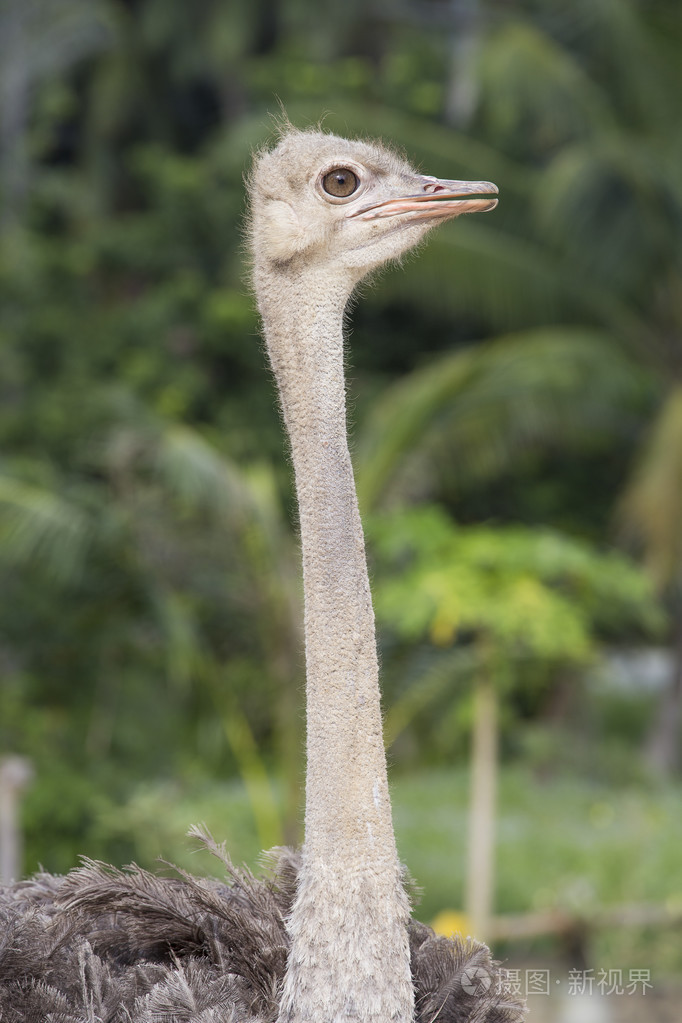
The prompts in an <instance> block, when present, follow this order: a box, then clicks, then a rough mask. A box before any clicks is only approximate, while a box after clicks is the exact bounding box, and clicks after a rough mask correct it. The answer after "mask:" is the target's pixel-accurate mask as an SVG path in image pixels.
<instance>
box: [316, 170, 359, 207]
mask: <svg viewBox="0 0 682 1023" xmlns="http://www.w3.org/2000/svg"><path fill="white" fill-rule="evenodd" d="M359 184H360V182H359V181H358V179H357V177H356V175H355V174H354V173H353V171H352V170H349V169H348V167H335V168H334V170H331V171H329V173H328V174H325V176H324V177H323V178H322V187H323V188H324V190H325V192H327V194H328V195H333V196H335V197H336V198H337V199H345V198H346V196H348V195H352V194H353V192H354V191H355V190H356V188H357V187H358V185H359Z"/></svg>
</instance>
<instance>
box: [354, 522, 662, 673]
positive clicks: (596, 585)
mask: <svg viewBox="0 0 682 1023" xmlns="http://www.w3.org/2000/svg"><path fill="white" fill-rule="evenodd" d="M370 534H371V536H372V538H373V540H374V550H375V551H376V554H377V558H378V565H379V567H387V574H386V576H385V577H383V576H380V577H379V579H378V581H377V585H376V587H375V602H376V609H377V616H378V618H379V620H380V621H383V622H385V623H386V624H387V625H389V626H390V627H392V628H393V629H395V630H396V631H397V632H398V633H399V634H400V635H401V636H403V637H404V638H406V639H408V640H411V641H415V640H419V639H421V638H423V637H426V636H428V637H429V638H430V640H431V641H432V642H433V643H435V644H437V645H439V646H449V645H451V644H452V643H454V642H455V641H456V640H457V639H464V640H471V639H473V640H475V641H476V642H479V643H480V644H481V646H482V647H483V648H486V647H492V648H493V649H494V650H495V651H499V652H500V653H501V654H502V656H503V657H505V658H513V657H527V658H540V659H547V660H555V661H568V662H576V663H579V662H582V661H584V660H585V659H587V658H588V657H589V656H590V654H591V653H593V651H594V640H595V638H596V634H597V632H598V631H599V630H601V631H602V633H605V632H606V633H609V632H610V633H611V635H612V636H615V635H617V634H618V632H619V631H620V632H622V630H623V629H625V628H627V627H632V626H633V625H639V626H640V627H642V628H644V629H647V628H648V629H652V628H655V627H656V626H657V625H658V626H660V624H661V618H660V612H659V610H658V607H657V605H656V602H655V600H654V597H653V594H652V592H651V588H650V586H649V584H648V582H647V580H646V578H645V577H644V576H643V575H642V573H641V572H640V571H638V570H637V569H636V568H635V566H634V565H633V564H631V563H630V562H629V561H628V560H627V559H626V558H625V557H624V556H623V555H621V554H617V553H615V552H610V553H603V554H600V553H598V552H596V551H594V550H592V549H591V548H590V547H589V546H588V545H587V544H586V543H584V542H580V541H577V540H574V539H571V538H568V537H565V536H562V535H561V534H559V533H556V532H553V531H549V530H537V529H535V530H528V529H523V528H521V527H512V526H509V527H505V528H498V529H494V528H491V527H489V526H475V527H457V526H455V524H454V523H453V522H452V521H451V520H450V519H448V517H447V516H446V515H445V514H444V513H443V512H442V511H441V510H440V509H438V508H436V507H433V506H427V505H425V506H422V507H420V508H415V509H412V510H407V511H398V512H395V513H393V514H391V515H388V516H386V517H385V518H380V519H376V520H374V522H373V523H372V526H371V531H370ZM388 573H390V574H388Z"/></svg>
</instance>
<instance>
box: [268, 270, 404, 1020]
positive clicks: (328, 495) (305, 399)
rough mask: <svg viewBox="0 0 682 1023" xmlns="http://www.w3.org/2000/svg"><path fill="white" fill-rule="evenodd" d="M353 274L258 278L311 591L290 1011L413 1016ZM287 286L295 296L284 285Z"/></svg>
mask: <svg viewBox="0 0 682 1023" xmlns="http://www.w3.org/2000/svg"><path fill="white" fill-rule="evenodd" d="M350 290H351V285H350V283H349V284H347V286H342V284H341V283H337V284H336V287H335V286H334V285H330V280H329V276H328V275H324V276H323V275H322V274H320V275H319V277H316V276H315V275H314V274H311V275H307V274H306V275H305V276H304V277H298V278H296V277H294V276H293V275H292V276H291V277H287V276H286V275H284V274H282V275H278V276H276V277H274V276H273V277H272V278H267V277H265V278H262V279H261V280H260V281H259V282H258V298H259V304H260V308H261V312H262V314H263V320H264V326H265V335H266V339H267V344H268V350H269V353H270V359H271V362H272V365H273V369H274V372H275V376H276V378H277V383H278V386H279V391H280V395H281V402H282V409H283V413H284V419H285V423H286V427H287V431H288V433H289V438H290V442H291V451H292V456H293V462H294V470H295V475H296V490H297V496H298V505H299V518H300V530H301V543H302V552H303V584H304V595H305V641H306V676H307V679H306V683H307V684H306V692H307V775H306V812H305V844H304V858H303V867H302V871H301V876H300V881H299V891H298V896H297V899H296V902H295V904H294V908H293V911H292V916H291V919H290V921H289V930H290V936H291V942H292V945H291V952H290V956H289V966H288V972H287V978H286V982H285V988H284V995H283V999H282V1007H281V1010H280V1021H284V1020H286V1021H288V1023H289V1021H303V1020H313V1019H315V1020H316V1023H332V1021H334V1023H335V1021H337V1020H338V1021H341V1020H344V1021H350V1020H363V1021H369V1020H372V1021H374V1020H376V1021H377V1023H379V1021H381V1023H388V1021H389V1020H391V1021H395V1023H398V1021H400V1023H407V1021H408V1020H410V1019H411V1018H412V986H411V982H410V974H409V953H408V948H407V931H406V924H407V918H408V906H407V899H406V896H405V894H404V891H403V887H402V884H401V878H400V866H399V863H398V858H397V853H396V848H395V840H394V836H393V826H392V819H391V806H390V799H389V794H388V785H387V779H386V758H385V754H384V747H383V737H382V723H381V709H380V702H379V681H378V664H377V652H376V641H375V634H374V614H373V610H372V602H371V596H370V589H369V580H368V575H367V564H366V558H365V546H364V538H363V533H362V525H361V522H360V515H359V512H358V505H357V498H356V493H355V483H354V479H353V470H352V466H351V461H350V455H349V451H348V441H347V434H346V402H345V383H344V372H343V357H344V352H343V333H342V326H343V313H344V307H345V305H346V301H347V299H348V295H349V293H350ZM283 296H284V297H283Z"/></svg>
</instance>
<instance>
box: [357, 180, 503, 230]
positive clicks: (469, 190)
mask: <svg viewBox="0 0 682 1023" xmlns="http://www.w3.org/2000/svg"><path fill="white" fill-rule="evenodd" d="M416 184H417V186H418V189H417V190H415V192H414V193H410V195H405V196H397V197H396V198H394V199H382V200H381V202H376V203H372V204H371V205H369V206H362V207H361V208H360V209H358V210H354V211H353V212H352V213H349V214H348V216H349V217H359V218H360V220H374V219H375V218H377V217H393V216H396V215H398V214H405V213H408V214H410V220H447V219H449V218H450V217H458V216H459V215H460V214H461V213H486V212H487V211H488V210H494V209H495V207H496V206H497V199H495V198H493V196H495V195H497V194H498V192H499V189H498V187H497V185H494V184H493V183H492V181H448V180H446V179H444V178H432V177H429V176H427V175H425V174H420V175H419V176H418V177H417V178H416Z"/></svg>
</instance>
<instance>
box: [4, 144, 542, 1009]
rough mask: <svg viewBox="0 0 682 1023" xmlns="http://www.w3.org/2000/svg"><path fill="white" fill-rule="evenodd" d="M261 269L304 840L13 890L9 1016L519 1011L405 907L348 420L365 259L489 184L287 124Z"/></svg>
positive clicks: (257, 202)
mask: <svg viewBox="0 0 682 1023" xmlns="http://www.w3.org/2000/svg"><path fill="white" fill-rule="evenodd" d="M249 191H250V216H249V238H250V246H251V255H252V273H253V282H254V288H255V293H256V297H257V302H258V307H259V310H260V313H261V316H262V322H263V332H264V336H265V340H266V344H267V349H268V353H269V357H270V361H271V364H272V367H273V370H274V373H275V377H276V380H277V385H278V388H279V393H280V400H281V407H282V412H283V416H284V421H285V425H286V429H287V432H288V435H289V441H290V445H291V452H292V457H293V464H294V471H295V479H296V491H297V497H298V505H299V518H300V533H301V543H302V552H303V581H304V597H305V649H306V693H307V776H306V810H305V840H304V845H303V849H302V852H301V853H300V854H295V853H292V852H291V851H289V850H276V851H275V852H274V853H273V854H272V855H271V859H270V872H269V874H267V875H266V876H265V878H263V879H260V880H257V879H255V878H254V877H253V876H252V875H250V874H249V873H248V872H246V871H239V870H236V869H235V868H234V867H233V866H232V865H231V863H230V861H229V859H228V858H227V856H226V854H225V853H224V850H222V849H221V848H220V847H218V846H217V845H216V844H215V843H214V842H213V841H212V839H211V838H210V836H208V835H206V834H204V833H201V832H200V831H199V830H198V829H194V834H195V835H196V836H198V837H200V838H202V840H203V841H204V842H205V843H206V844H208V846H209V847H210V848H211V849H212V850H213V851H214V852H215V853H216V854H217V855H219V856H221V857H222V858H223V860H224V863H225V866H226V871H227V883H219V882H217V881H209V880H206V879H198V878H195V877H192V876H191V875H188V874H185V873H184V872H178V873H179V876H171V877H166V876H157V875H153V874H150V873H148V872H146V871H143V870H141V869H139V868H137V867H132V868H129V869H128V871H125V872H124V871H119V870H115V869H114V868H111V867H107V866H105V865H103V864H97V863H93V862H91V861H85V862H84V865H83V866H82V867H80V868H79V869H77V870H74V871H72V872H71V873H70V874H69V875H67V876H66V877H64V878H55V877H52V876H50V875H38V876H36V877H35V878H33V879H31V880H29V881H26V882H20V883H17V884H15V885H13V886H10V887H9V888H7V889H5V890H4V893H3V894H2V896H0V918H1V919H2V923H3V926H2V938H0V946H1V944H2V943H3V942H4V949H2V948H1V947H0V1019H2V1020H3V1023H5V1021H7V1023H15V1021H16V1023H18V1021H19V1020H22V1021H33V1020H35V1021H36V1023H37V1021H39V1020H40V1021H42V1020H47V1019H50V1020H53V1019H54V1020H59V1021H60V1023H62V1021H63V1023H72V1021H73V1023H75V1021H81V1020H93V1021H94V1020H95V1019H102V1020H110V1021H112V1023H114V1021H118V1020H121V1021H123V1020H130V1019H132V1020H134V1021H136V1023H138V1021H139V1023H156V1021H167V1023H171V1021H172V1023H180V1021H183V1023H187V1021H192V1023H195V1021H196V1023H200V1021H201V1023H213V1021H215V1023H218V1021H221V1023H227V1021H234V1023H238V1021H239V1023H266V1021H268V1023H275V1021H277V1023H342V1021H343V1023H411V1021H412V1020H417V1021H419V1023H427V1021H428V1023H434V1021H436V1020H440V1021H443V1023H448V1021H449V1023H464V1021H471V1023H474V1021H476V1023H482V1021H488V1023H516V1021H519V1020H521V1019H522V1017H523V1014H524V1009H523V1007H522V1005H521V1003H520V1000H519V999H518V998H517V997H516V996H514V995H513V994H511V993H509V992H508V991H506V990H505V985H504V983H500V980H501V978H502V974H501V973H500V971H499V970H498V967H497V966H496V964H494V963H493V962H492V961H491V958H490V954H489V952H488V949H487V948H486V947H485V946H484V945H482V944H480V943H479V942H476V941H474V940H472V939H466V940H463V939H458V940H452V941H450V940H448V939H445V938H439V937H436V936H435V935H434V933H433V932H432V931H431V930H430V929H429V928H427V927H425V926H424V925H421V924H418V923H416V922H414V921H411V920H410V916H409V904H408V897H407V895H406V892H405V887H404V878H403V872H402V869H401V866H400V862H399V860H398V855H397V851H396V845H395V839H394V834H393V826H392V819H391V807H390V799H389V792H388V784H387V776H386V758H385V753H384V747H383V740H382V725H381V712H380V702H379V700H380V697H379V682H378V667H377V652H376V641H375V633H374V616H373V611H372V603H371V597H370V589H369V582H368V576H367V565H366V558H365V549H364V539H363V533H362V525H361V522H360V516H359V512H358V506H357V500H356V494H355V484H354V479H353V471H352V467H351V461H350V456H349V451H348V442H347V433H346V410H345V383H344V370H343V358H344V345H343V319H344V315H345V310H346V306H347V303H348V300H349V298H350V296H351V294H352V292H353V291H354V289H355V288H356V286H357V285H358V283H359V282H360V281H361V280H362V278H363V277H365V276H366V275H367V274H368V273H369V272H370V271H372V270H374V269H376V268H377V267H379V266H381V265H382V264H384V263H386V262H387V261H389V260H395V259H398V258H399V257H400V256H401V255H402V254H403V253H404V252H406V251H407V250H408V249H410V248H412V247H413V246H414V245H415V244H417V243H418V242H419V241H420V240H421V239H422V238H423V237H424V235H425V234H426V232H427V231H428V230H429V229H430V228H431V227H433V226H434V225H435V224H438V223H441V222H442V221H444V220H448V219H450V218H452V217H455V216H458V215H459V214H462V213H467V212H474V211H485V210H491V209H493V207H494V206H496V205H497V199H496V198H494V196H495V194H496V193H497V188H496V187H495V185H492V184H491V183H490V182H485V181H484V182H465V181H448V180H439V179H437V178H434V177H429V176H426V175H422V174H419V173H417V172H416V171H415V170H414V169H413V168H412V167H410V166H409V165H408V164H407V163H406V162H404V161H403V160H402V159H401V158H399V157H398V156H396V155H395V154H394V153H392V152H390V151H388V150H386V149H385V148H383V147H380V146H379V145H376V144H371V143H366V142H360V141H348V140H345V139H342V138H338V137H336V136H334V135H331V134H327V133H324V132H321V131H318V130H307V131H299V130H296V129H293V128H292V127H291V126H286V128H285V129H284V130H283V131H282V133H281V137H280V139H279V142H278V144H277V145H276V146H275V147H274V148H273V149H271V150H266V151H263V152H262V153H260V154H258V155H257V157H256V159H255V161H254V167H253V171H252V174H251V177H250V180H249Z"/></svg>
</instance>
